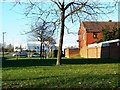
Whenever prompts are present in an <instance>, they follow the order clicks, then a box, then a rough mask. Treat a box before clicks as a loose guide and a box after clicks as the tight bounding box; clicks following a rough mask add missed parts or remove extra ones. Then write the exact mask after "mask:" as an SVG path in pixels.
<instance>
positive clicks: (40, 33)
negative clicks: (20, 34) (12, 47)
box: [26, 19, 56, 57]
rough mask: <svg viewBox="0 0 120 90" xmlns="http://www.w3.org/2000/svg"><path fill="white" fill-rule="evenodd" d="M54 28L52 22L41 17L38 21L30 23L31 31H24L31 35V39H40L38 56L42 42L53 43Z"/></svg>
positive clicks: (41, 48)
mask: <svg viewBox="0 0 120 90" xmlns="http://www.w3.org/2000/svg"><path fill="white" fill-rule="evenodd" d="M54 30H55V25H54V23H51V22H46V21H44V20H43V19H42V20H41V21H40V22H36V23H35V24H34V25H31V31H28V32H26V34H29V35H30V36H32V38H31V39H33V40H35V41H40V42H41V45H40V57H41V55H42V50H43V49H44V48H43V44H45V42H48V44H47V45H48V46H49V44H55V43H56V42H55V40H54V39H53V33H54Z"/></svg>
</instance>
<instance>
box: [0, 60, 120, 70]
mask: <svg viewBox="0 0 120 90" xmlns="http://www.w3.org/2000/svg"><path fill="white" fill-rule="evenodd" d="M61 62H62V64H105V63H120V59H82V58H79V59H78V58H77V59H62V60H61ZM55 64H56V59H29V58H28V59H27V58H25V59H21V60H9V58H8V59H6V60H4V61H2V67H3V68H4V67H27V66H54V65H55Z"/></svg>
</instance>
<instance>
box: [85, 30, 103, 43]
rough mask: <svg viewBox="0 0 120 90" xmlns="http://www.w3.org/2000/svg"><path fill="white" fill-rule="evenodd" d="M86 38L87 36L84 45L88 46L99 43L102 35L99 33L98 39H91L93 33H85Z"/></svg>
mask: <svg viewBox="0 0 120 90" xmlns="http://www.w3.org/2000/svg"><path fill="white" fill-rule="evenodd" d="M86 36H87V40H86V45H88V44H93V43H95V42H97V41H99V40H100V39H101V37H102V34H101V33H100V32H99V33H98V35H97V37H98V38H93V33H87V34H86Z"/></svg>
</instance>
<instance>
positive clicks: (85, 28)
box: [78, 20, 118, 48]
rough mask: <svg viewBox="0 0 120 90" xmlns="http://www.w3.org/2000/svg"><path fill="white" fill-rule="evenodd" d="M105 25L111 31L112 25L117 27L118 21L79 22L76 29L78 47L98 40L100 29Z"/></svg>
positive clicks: (100, 35)
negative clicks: (78, 26) (78, 27)
mask: <svg viewBox="0 0 120 90" xmlns="http://www.w3.org/2000/svg"><path fill="white" fill-rule="evenodd" d="M107 27H109V32H111V31H112V29H113V28H114V27H118V22H112V21H111V20H110V21H108V22H92V21H91V22H81V23H80V29H79V31H78V43H79V48H82V47H85V46H88V44H93V43H95V42H97V41H99V40H100V39H101V38H102V33H101V31H102V30H103V29H104V28H107Z"/></svg>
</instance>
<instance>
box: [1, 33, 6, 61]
mask: <svg viewBox="0 0 120 90" xmlns="http://www.w3.org/2000/svg"><path fill="white" fill-rule="evenodd" d="M5 33H6V32H3V46H2V60H4V34H5Z"/></svg>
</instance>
